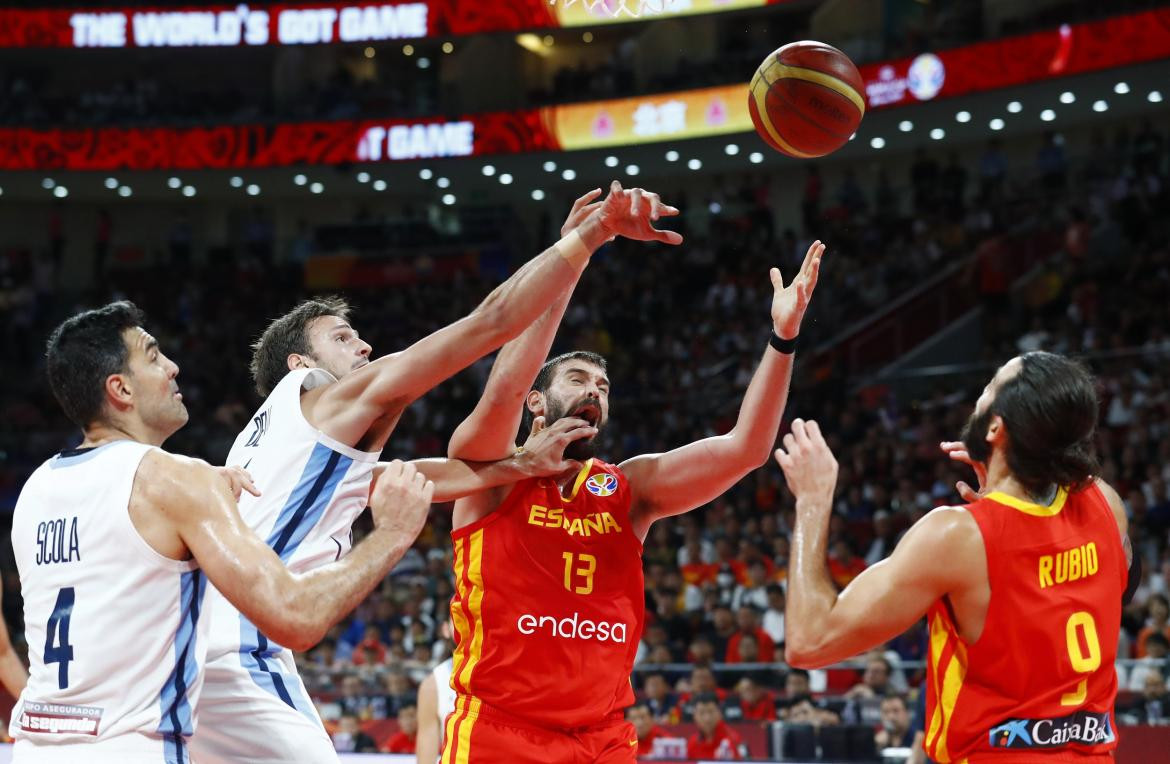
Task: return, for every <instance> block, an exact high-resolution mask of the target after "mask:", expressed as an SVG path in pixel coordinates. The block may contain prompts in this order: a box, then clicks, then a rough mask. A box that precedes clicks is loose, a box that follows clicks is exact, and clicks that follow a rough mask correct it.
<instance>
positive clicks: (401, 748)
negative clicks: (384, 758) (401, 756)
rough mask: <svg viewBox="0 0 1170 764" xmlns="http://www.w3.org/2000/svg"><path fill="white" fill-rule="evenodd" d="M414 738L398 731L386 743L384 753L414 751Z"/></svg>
mask: <svg viewBox="0 0 1170 764" xmlns="http://www.w3.org/2000/svg"><path fill="white" fill-rule="evenodd" d="M415 742H416V738H415V737H412V736H411V735H407V734H406V733H405V732H399V733H398V734H397V735H395V736H394V737H392V738H390V741H389V742H388V743H386V749H385V750H386V753H414V746H415Z"/></svg>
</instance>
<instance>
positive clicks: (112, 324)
mask: <svg viewBox="0 0 1170 764" xmlns="http://www.w3.org/2000/svg"><path fill="white" fill-rule="evenodd" d="M143 320H144V319H143V315H142V311H141V310H139V309H138V306H137V305H135V304H134V303H132V302H129V301H127V300H121V301H119V302H112V303H110V304H109V305H105V306H103V307H101V308H96V309H94V310H87V311H85V312H83V313H78V314H77V315H76V316H73V317H72V318H69V319H66V320H65V321H64V322H63V323H62V324H61V325H60V326H58V327H57V328H56V329H54V330H53V333H52V334H51V335H49V341H48V343H47V344H46V346H45V367H46V371H47V373H48V376H49V387H51V388H52V390H53V395H54V396H55V397H56V398H57V402H58V403H60V404H61V409H62V410H63V411H64V412H65V416H67V417H69V419H70V421H72V422H73V423H74V424H76V425H77V426H79V427H88V426H89V425H90V424H92V423H93V422H95V421H97V420H98V419H99V418H100V417H101V414H102V409H103V407H104V406H105V402H106V393H105V384H106V379H107V378H108V377H109V376H110V375H111V374H118V373H121V372H125V371H126V362H127V360H128V359H129V358H130V348H129V347H128V346H127V345H126V340H125V339H124V338H123V337H122V332H124V331H125V330H126V329H133V328H134V327H136V326H142V323H143Z"/></svg>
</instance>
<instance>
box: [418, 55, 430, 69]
mask: <svg viewBox="0 0 1170 764" xmlns="http://www.w3.org/2000/svg"><path fill="white" fill-rule="evenodd" d="M418 68H419V69H429V68H431V60H430V59H429V58H427V57H426V56H421V57H420V58H419V60H418Z"/></svg>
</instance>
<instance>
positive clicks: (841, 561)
mask: <svg viewBox="0 0 1170 764" xmlns="http://www.w3.org/2000/svg"><path fill="white" fill-rule="evenodd" d="M863 570H865V560H863V559H861V558H860V557H858V556H856V555H855V554H854V553H853V544H852V542H850V541H849V540H848V539H846V538H844V537H842V538H839V539H837V540H836V541H835V542H834V543H833V550H832V552H830V553H829V575H831V576H832V577H833V581H834V583H836V584H837V586H839V587H841V588H842V589H844V588H845V587H846V586H848V585H849V582H850V581H852V580H853V579H855V578H857V577H858V576H859V575H861V571H863Z"/></svg>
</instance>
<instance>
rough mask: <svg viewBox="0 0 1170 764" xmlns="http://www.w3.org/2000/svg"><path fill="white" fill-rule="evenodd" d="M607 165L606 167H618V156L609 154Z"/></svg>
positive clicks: (606, 160) (606, 159)
mask: <svg viewBox="0 0 1170 764" xmlns="http://www.w3.org/2000/svg"><path fill="white" fill-rule="evenodd" d="M605 166H606V167H617V166H618V158H617V157H615V156H613V155H610V156H607V157H606V158H605Z"/></svg>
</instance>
